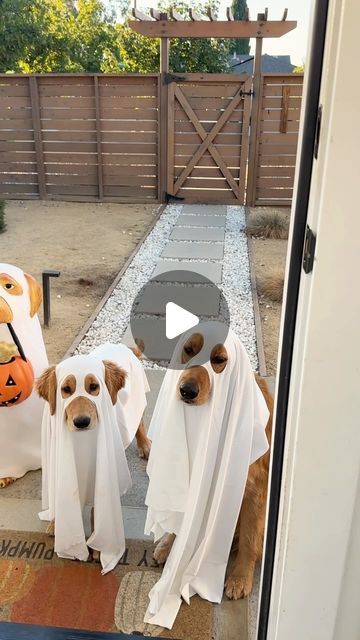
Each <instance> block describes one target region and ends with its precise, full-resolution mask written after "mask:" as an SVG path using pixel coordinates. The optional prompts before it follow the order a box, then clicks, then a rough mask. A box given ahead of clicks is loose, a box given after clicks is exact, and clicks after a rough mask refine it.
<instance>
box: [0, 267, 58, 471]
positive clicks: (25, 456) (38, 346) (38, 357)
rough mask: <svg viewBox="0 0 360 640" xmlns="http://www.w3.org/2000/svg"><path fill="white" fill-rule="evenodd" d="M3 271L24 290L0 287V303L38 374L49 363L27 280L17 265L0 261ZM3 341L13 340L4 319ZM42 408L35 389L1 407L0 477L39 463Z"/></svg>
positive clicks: (0, 327)
mask: <svg viewBox="0 0 360 640" xmlns="http://www.w3.org/2000/svg"><path fill="white" fill-rule="evenodd" d="M4 274H6V275H8V276H11V278H13V279H14V280H15V281H16V282H17V283H18V284H19V285H20V286H21V288H22V291H23V293H22V294H20V295H14V294H13V293H11V291H12V290H11V289H10V290H8V289H6V288H5V287H4V286H2V287H0V307H1V306H2V305H4V306H6V305H8V307H10V309H11V311H12V314H13V320H12V322H11V324H12V327H13V329H14V331H15V333H16V334H17V337H18V338H19V341H20V343H21V345H22V348H23V350H24V353H25V356H26V358H27V359H28V360H30V362H31V364H32V367H33V369H34V374H35V377H37V376H39V375H40V374H41V373H42V372H43V370H44V369H45V368H46V367H47V366H48V359H47V356H46V349H45V345H44V340H43V337H42V332H41V327H40V322H39V319H38V317H37V315H36V313H35V314H34V315H33V317H31V304H30V288H29V282H28V280H27V279H26V277H25V274H24V272H23V271H22V270H21V269H19V268H18V267H14V266H12V265H9V264H4V263H0V275H4ZM2 341H4V342H9V343H13V342H14V340H13V338H12V336H11V334H10V331H9V328H8V326H7V324H6V323H4V322H0V342H2ZM0 400H1V398H0ZM43 409H44V401H43V400H42V399H41V398H39V396H38V394H37V393H36V392H35V391H34V390H33V391H32V393H31V395H30V396H29V398H27V399H26V400H24V401H23V402H22V403H20V404H18V405H14V406H11V407H0V439H1V449H0V478H5V477H13V478H21V476H23V475H24V474H25V473H26V472H27V471H30V470H32V469H39V467H40V466H41V419H42V414H43Z"/></svg>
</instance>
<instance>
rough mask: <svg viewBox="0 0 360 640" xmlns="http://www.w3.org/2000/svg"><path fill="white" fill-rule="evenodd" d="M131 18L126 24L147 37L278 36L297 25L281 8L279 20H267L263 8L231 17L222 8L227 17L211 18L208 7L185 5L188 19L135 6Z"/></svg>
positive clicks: (230, 14)
mask: <svg viewBox="0 0 360 640" xmlns="http://www.w3.org/2000/svg"><path fill="white" fill-rule="evenodd" d="M132 13H133V16H134V18H136V20H131V21H130V22H129V27H131V29H133V30H134V31H136V32H137V33H141V34H142V35H143V36H149V37H150V38H280V37H281V36H283V35H285V34H286V33H288V32H289V31H292V30H293V29H295V28H296V26H297V21H296V20H287V19H286V18H287V9H285V11H284V14H283V17H282V20H268V13H267V9H265V12H264V13H259V14H258V16H257V20H250V19H249V13H247V19H246V20H234V17H233V14H232V11H231V9H230V8H228V9H227V10H226V14H227V20H215V18H214V16H213V13H212V11H211V10H208V11H207V14H206V15H199V14H196V13H195V12H194V11H192V9H189V20H187V19H184V16H182V15H180V14H179V13H177V12H176V11H175V10H174V9H171V11H170V18H171V19H169V16H168V14H167V13H160V12H159V11H156V10H155V9H150V14H147V13H142V12H141V11H139V10H138V9H133V10H132Z"/></svg>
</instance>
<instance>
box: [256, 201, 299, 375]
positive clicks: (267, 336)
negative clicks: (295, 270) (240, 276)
mask: <svg viewBox="0 0 360 640" xmlns="http://www.w3.org/2000/svg"><path fill="white" fill-rule="evenodd" d="M261 209H263V210H264V211H266V212H271V211H272V210H275V209H273V208H271V207H266V208H265V207H262V208H261ZM276 210H277V211H280V213H287V214H290V209H287V208H284V207H281V208H279V209H276ZM257 211H259V208H255V207H251V208H249V210H248V215H250V216H251V214H253V213H255V212H257ZM250 241H251V244H252V254H253V260H254V267H255V275H256V280H257V282H258V281H259V280H260V279H261V278H262V277H264V276H266V275H267V274H268V273H269V271H271V270H272V269H274V270H279V269H280V270H285V261H286V252H287V244H288V241H287V240H270V239H266V238H251V240H250ZM259 307H260V317H261V328H262V333H263V341H264V350H265V360H266V370H267V375H269V376H272V375H275V373H276V365H277V356H278V347H279V329H280V316H281V303H279V302H273V301H271V300H269V299H267V298H265V297H263V296H261V295H259Z"/></svg>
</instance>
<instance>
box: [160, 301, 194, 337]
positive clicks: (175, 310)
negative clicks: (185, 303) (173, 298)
mask: <svg viewBox="0 0 360 640" xmlns="http://www.w3.org/2000/svg"><path fill="white" fill-rule="evenodd" d="M165 320H166V337H167V338H168V339H169V340H171V339H172V338H176V336H180V335H181V334H182V333H185V331H187V330H188V329H191V328H192V327H196V325H197V324H199V322H200V320H199V318H198V316H195V315H194V314H193V313H190V311H186V309H183V308H182V307H179V305H178V304H175V302H168V303H167V304H166V316H165Z"/></svg>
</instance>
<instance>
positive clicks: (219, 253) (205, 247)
mask: <svg viewBox="0 0 360 640" xmlns="http://www.w3.org/2000/svg"><path fill="white" fill-rule="evenodd" d="M223 255H224V245H223V243H220V242H219V243H210V242H169V244H168V245H167V247H165V249H164V251H163V252H162V256H164V257H165V258H193V259H194V260H196V259H197V258H200V259H207V260H221V258H222V257H223Z"/></svg>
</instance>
